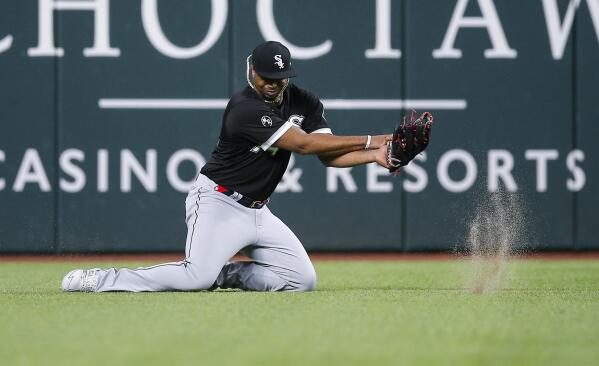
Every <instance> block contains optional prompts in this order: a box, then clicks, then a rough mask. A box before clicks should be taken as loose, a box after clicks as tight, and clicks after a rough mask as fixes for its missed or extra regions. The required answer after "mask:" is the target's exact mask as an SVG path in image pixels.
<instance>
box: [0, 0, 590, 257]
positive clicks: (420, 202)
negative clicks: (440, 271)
mask: <svg viewBox="0 0 599 366" xmlns="http://www.w3.org/2000/svg"><path fill="white" fill-rule="evenodd" d="M64 3H65V2H60V3H57V2H55V1H51V0H40V1H33V0H31V1H17V0H9V1H4V2H3V3H2V4H1V5H0V75H1V76H0V103H1V108H0V252H5V253H12V252H32V253H64V252H92V253H93V252H125V251H127V252H141V251H180V250H182V249H183V246H184V242H185V235H186V231H185V230H186V227H185V223H184V219H185V217H184V214H185V213H184V200H185V195H186V193H185V189H186V188H185V187H186V183H185V182H190V181H192V180H193V178H194V176H195V174H196V164H199V165H201V164H202V163H203V162H204V161H205V160H206V159H208V158H209V156H210V153H211V151H212V149H213V147H214V145H215V143H216V141H217V139H218V134H219V130H220V124H221V116H222V110H223V109H224V108H223V103H226V100H227V98H228V97H229V96H230V95H231V94H233V93H234V92H236V91H237V90H239V89H240V88H243V87H245V85H246V81H245V70H246V66H245V59H246V57H247V55H248V54H249V53H250V52H251V50H252V49H253V47H254V46H255V45H256V44H258V43H260V42H262V41H264V40H265V38H268V39H273V38H276V34H275V33H279V34H280V35H281V36H282V37H284V38H285V39H287V40H288V41H289V43H291V44H292V45H293V46H292V47H291V49H292V54H293V56H294V57H295V59H294V66H295V68H296V69H297V70H298V72H299V77H298V78H297V79H295V80H294V82H295V83H297V84H298V85H300V86H302V87H305V88H308V89H310V90H312V91H313V92H314V93H316V94H317V95H319V96H320V97H321V98H322V99H323V100H324V101H325V104H326V116H327V119H328V121H329V122H330V125H331V128H332V129H333V131H334V133H336V134H343V135H364V134H382V133H388V132H390V131H391V129H392V127H393V126H394V125H395V123H396V122H397V121H399V120H400V118H401V116H402V114H404V113H409V111H410V109H412V108H416V109H417V110H419V111H424V110H430V111H431V112H432V113H433V114H434V115H435V120H436V124H435V128H434V131H433V139H432V144H431V145H430V147H429V149H428V150H427V152H426V154H423V155H422V156H421V157H419V160H418V161H415V162H414V163H412V164H411V165H410V167H409V169H407V170H406V171H404V172H403V173H402V174H400V175H399V176H397V177H390V176H389V175H388V174H386V172H385V171H384V170H383V169H381V168H377V167H375V166H368V167H365V166H362V167H355V168H352V169H349V170H343V171H340V170H333V169H327V168H325V167H324V166H322V164H321V163H320V162H319V161H318V159H317V158H315V157H310V156H295V157H294V160H293V161H292V166H290V167H289V171H288V175H287V176H286V177H285V178H284V182H283V183H282V186H281V187H280V191H279V192H278V193H276V194H275V195H274V196H273V197H272V201H271V204H270V207H271V210H273V212H275V213H276V214H277V215H278V216H279V217H281V218H282V219H283V220H284V221H285V222H286V223H288V225H289V226H290V227H291V228H292V229H293V230H294V231H295V232H296V233H297V235H298V237H299V238H300V239H301V240H302V242H303V243H304V244H305V246H306V247H307V248H308V249H310V250H359V251H368V250H384V251H417V250H452V249H454V248H456V247H457V248H459V247H461V246H463V244H464V242H465V237H466V236H467V232H468V218H469V217H471V216H472V214H473V212H474V211H475V209H476V207H477V206H478V205H479V203H480V202H481V200H485V199H487V197H488V192H489V191H492V190H494V189H495V188H497V187H498V188H500V189H507V190H510V191H515V192H516V193H517V194H518V196H519V197H520V200H521V202H522V204H523V210H525V211H526V217H527V222H526V225H525V226H526V228H527V230H528V235H527V237H528V240H527V243H526V244H527V246H528V247H529V248H534V249H592V248H595V249H599V240H597V237H598V236H599V225H597V223H598V222H599V221H598V219H597V217H598V215H599V209H598V207H599V185H598V184H597V181H598V180H599V163H598V162H599V148H598V147H597V146H598V145H597V143H596V142H595V140H596V139H597V137H599V103H598V102H599V92H598V91H597V90H598V89H597V85H599V6H597V5H594V4H595V3H596V2H593V1H582V2H581V4H580V6H579V8H578V9H575V8H573V7H572V5H570V4H569V3H570V2H569V1H567V0H545V1H541V0H535V1H523V2H514V1H510V0H494V1H493V0H453V1H434V0H418V1H416V0H403V1H401V0H378V1H377V0H369V1H341V0H335V1H324V2H323V1H318V0H304V1H292V0H278V1H265V0H240V1H225V0H214V1H197V0H185V1H177V2H169V1H165V0H163V1H157V0H156V1H150V0H142V1H115V0H112V1H109V0H105V1H102V0H96V1H95V2H94V1H90V4H95V5H96V10H95V12H94V11H93V10H89V9H88V10H82V9H79V10H64V9H54V11H49V10H44V9H45V7H50V8H51V7H59V5H57V4H64ZM73 4H74V5H73V7H77V6H78V5H77V4H82V3H81V2H77V1H74V2H73ZM377 8H378V11H377ZM595 8H597V9H595ZM104 9H106V10H108V12H107V13H106V17H104V15H103V10H104ZM569 12H571V13H572V14H575V16H574V20H573V22H572V23H571V24H570V23H569V22H568V21H567V19H569V18H568V17H567V15H566V14H569ZM271 14H272V19H271ZM156 15H157V16H156ZM48 19H51V20H52V21H53V24H52V25H46V23H45V22H46V20H48ZM104 19H106V20H107V23H105V24H104V23H103V20H104ZM564 19H566V20H564ZM593 19H597V22H598V24H594V23H593ZM158 24H159V26H158ZM460 24H461V25H462V26H461V27H459V29H454V28H455V27H458V26H460ZM273 27H275V28H273ZM453 30H456V32H457V33H455V39H451V38H452V31H453ZM565 32H569V33H568V36H567V37H566V38H563V40H564V41H561V39H562V38H560V37H561V36H562V34H566V33H565ZM52 35H53V37H54V40H53V42H51V41H52V39H51V38H48V37H50V36H52ZM103 36H107V37H108V38H109V39H108V40H106V39H103ZM47 40H49V41H47ZM103 42H104V43H103ZM200 42H203V44H202V43H200ZM53 45H54V46H55V47H61V48H62V49H63V51H64V54H63V55H61V56H57V55H52V54H51V52H50V51H48V48H49V49H50V50H51V49H52V47H53ZM108 45H109V46H108ZM203 46H206V47H204V48H202V47H203ZM84 50H87V51H84ZM194 52H195V53H194ZM173 102H174V103H179V104H177V105H172V104H170V105H167V106H165V105H164V103H167V104H168V103H173ZM114 103H128V104H127V105H125V106H123V105H122V104H121V105H115V104H114ZM160 103H162V104H160ZM158 104H160V105H161V106H160V107H159V106H157V105H158ZM148 105H150V107H148ZM132 106H135V107H134V108H132ZM177 161H178V163H177ZM512 165H513V166H512ZM497 177H499V178H497ZM495 183H498V184H495ZM232 230H234V228H232ZM215 245H217V243H215Z"/></svg>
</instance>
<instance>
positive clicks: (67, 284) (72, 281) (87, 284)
mask: <svg viewBox="0 0 599 366" xmlns="http://www.w3.org/2000/svg"><path fill="white" fill-rule="evenodd" d="M99 275H100V269H99V268H93V269H74V270H72V271H71V272H69V273H67V275H66V276H64V278H63V279H62V290H63V291H68V292H72V291H81V292H93V291H94V290H95V289H96V287H97V286H98V280H99V279H100V276H99Z"/></svg>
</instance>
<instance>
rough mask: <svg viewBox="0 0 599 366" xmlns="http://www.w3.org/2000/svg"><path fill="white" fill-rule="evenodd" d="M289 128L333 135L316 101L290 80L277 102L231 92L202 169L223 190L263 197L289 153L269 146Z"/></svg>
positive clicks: (277, 178)
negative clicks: (216, 142) (216, 135)
mask: <svg viewBox="0 0 599 366" xmlns="http://www.w3.org/2000/svg"><path fill="white" fill-rule="evenodd" d="M290 128H301V129H302V130H304V131H305V132H306V133H312V132H317V133H331V130H330V129H329V128H328V126H327V122H326V120H325V118H324V113H323V106H322V103H321V102H320V100H319V99H318V98H317V97H316V96H315V95H313V94H312V93H310V92H308V91H307V90H304V89H301V88H299V87H297V86H295V85H293V84H292V83H289V85H288V87H287V89H286V90H285V92H284V96H283V101H282V102H281V104H280V105H279V106H274V105H270V104H268V103H266V102H264V100H262V98H261V97H260V96H259V95H258V94H257V93H256V92H255V91H254V90H253V89H252V88H251V87H249V86H248V87H246V88H245V89H244V90H243V91H242V92H240V93H238V94H235V95H234V96H233V97H232V98H231V100H230V101H229V104H228V105H227V108H226V109H225V113H224V115H223V124H222V127H221V130H220V137H219V140H218V144H217V145H216V148H215V149H214V151H213V152H212V157H211V159H210V161H208V163H206V165H204V167H203V168H202V170H201V173H202V174H204V175H206V176H207V177H208V178H210V179H212V180H213V181H214V182H216V183H217V184H219V185H221V186H223V187H226V188H227V189H230V190H234V191H237V192H239V193H241V194H242V195H244V196H247V197H250V198H252V199H254V200H260V201H262V200H265V199H267V198H268V197H269V196H270V195H271V194H272V192H273V191H274V190H275V188H276V187H277V184H279V182H280V180H281V178H282V177H283V174H284V173H285V170H286V169H287V164H288V163H289V158H290V156H291V152H289V151H286V150H283V149H278V148H276V147H273V146H272V145H273V144H274V143H275V142H276V141H277V140H278V139H279V138H280V137H281V136H283V134H284V133H285V132H287V130H289V129H290Z"/></svg>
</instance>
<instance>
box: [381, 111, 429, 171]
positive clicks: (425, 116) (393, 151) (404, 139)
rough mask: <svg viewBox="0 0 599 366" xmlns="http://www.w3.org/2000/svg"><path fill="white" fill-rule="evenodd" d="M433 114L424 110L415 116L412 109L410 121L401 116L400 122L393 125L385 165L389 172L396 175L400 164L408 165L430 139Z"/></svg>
mask: <svg viewBox="0 0 599 366" xmlns="http://www.w3.org/2000/svg"><path fill="white" fill-rule="evenodd" d="M432 126H433V115H432V114H430V113H429V112H424V113H422V114H421V115H420V117H418V118H416V111H414V110H412V114H411V115H410V121H409V122H407V121H406V116H403V120H402V124H401V125H397V126H395V131H393V140H391V141H389V142H388V143H387V165H388V166H389V173H391V175H397V174H398V173H399V171H400V169H401V167H402V166H405V165H408V163H409V162H410V161H412V159H414V158H415V157H416V155H418V154H420V153H421V152H422V151H424V149H426V147H427V146H428V143H429V141H430V136H431V128H432Z"/></svg>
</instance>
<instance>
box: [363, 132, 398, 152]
mask: <svg viewBox="0 0 599 366" xmlns="http://www.w3.org/2000/svg"><path fill="white" fill-rule="evenodd" d="M392 139H393V135H374V136H372V140H370V148H369V149H370V150H376V149H379V148H380V147H381V146H387V142H388V141H391V140H392Z"/></svg>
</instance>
